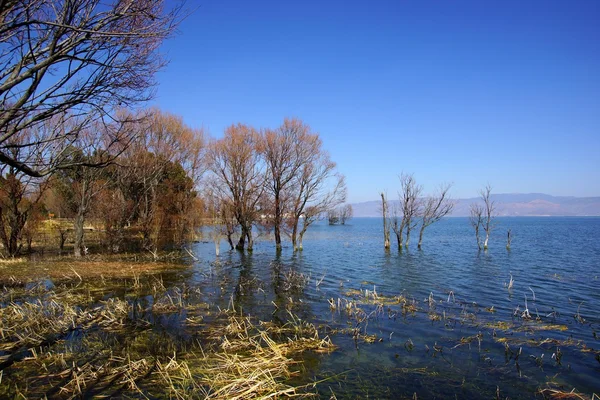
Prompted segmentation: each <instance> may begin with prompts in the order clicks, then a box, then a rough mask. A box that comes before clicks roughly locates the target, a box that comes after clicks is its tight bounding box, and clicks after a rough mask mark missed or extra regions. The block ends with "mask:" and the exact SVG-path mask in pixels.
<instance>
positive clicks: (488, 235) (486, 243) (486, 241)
mask: <svg viewBox="0 0 600 400" xmlns="http://www.w3.org/2000/svg"><path fill="white" fill-rule="evenodd" d="M488 240H490V234H489V233H488V232H486V233H485V241H484V242H483V249H484V250H487V248H488Z"/></svg>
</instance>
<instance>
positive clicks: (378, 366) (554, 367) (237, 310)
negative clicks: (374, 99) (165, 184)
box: [0, 218, 600, 399]
mask: <svg viewBox="0 0 600 400" xmlns="http://www.w3.org/2000/svg"><path fill="white" fill-rule="evenodd" d="M380 225H381V221H380V220H379V219H360V218H357V219H353V220H351V221H350V222H349V223H348V224H347V225H343V226H339V225H338V226H329V225H326V224H325V223H319V224H316V225H315V226H313V227H312V229H311V230H309V231H308V233H307V237H306V238H305V240H304V251H302V252H296V253H294V252H293V251H292V249H291V246H290V244H289V243H285V244H284V248H283V250H282V251H281V252H280V253H279V254H277V253H276V251H275V248H274V244H273V242H272V241H271V239H270V238H268V237H259V238H258V240H257V242H256V246H255V249H254V251H253V252H252V253H250V254H247V253H240V252H237V251H227V250H226V249H225V242H224V241H223V242H222V246H221V255H220V256H219V257H216V256H215V247H214V244H213V242H212V240H210V230H209V229H205V230H204V231H203V232H202V234H203V236H204V238H205V240H203V241H200V242H198V243H195V244H193V245H192V246H191V247H190V253H191V254H193V255H194V256H195V258H196V259H195V260H194V259H192V257H190V259H189V260H188V262H189V267H187V268H185V267H184V268H178V269H177V270H173V271H171V272H160V273H157V274H147V275H144V274H143V275H139V274H137V275H134V278H133V279H130V278H114V279H104V278H102V279H96V280H94V279H91V280H81V281H79V279H78V278H77V277H73V278H71V280H70V281H67V282H58V281H56V282H53V281H50V280H42V281H40V282H37V283H33V284H31V283H30V284H27V285H25V287H24V288H22V289H18V290H13V289H11V288H8V289H7V288H5V290H4V292H3V293H2V298H1V299H0V301H1V302H2V306H3V307H8V306H11V307H13V306H14V305H15V304H16V305H17V307H15V313H16V314H15V315H16V317H19V315H20V314H22V313H24V312H25V313H26V312H31V313H32V314H31V315H38V316H39V315H42V316H43V317H44V316H48V315H49V316H50V317H53V318H55V319H56V320H57V321H58V323H57V325H56V329H54V330H49V331H45V333H44V335H42V336H43V338H44V339H43V342H39V343H38V342H36V340H37V339H36V337H35V335H34V337H33V339H27V341H23V340H21V338H20V336H21V335H20V334H19V332H16V334H14V335H13V336H15V337H17V339H18V340H16V341H14V340H13V342H14V343H18V346H17V345H14V344H11V343H13V342H11V343H8V342H7V343H6V344H5V343H3V344H2V348H0V362H1V363H2V373H3V375H2V376H3V380H2V383H1V384H0V394H2V393H4V394H6V395H10V396H13V397H14V396H15V395H17V394H18V393H20V392H22V391H23V390H24V389H23V387H24V385H25V387H26V388H28V391H26V392H25V394H27V395H28V397H40V396H43V395H47V396H48V397H58V398H71V397H72V396H75V397H77V396H78V395H79V396H83V397H85V396H92V395H113V396H119V395H121V394H126V395H127V396H129V397H135V398H145V397H149V398H163V397H173V396H174V394H173V393H174V392H173V390H175V389H177V390H179V389H181V390H182V392H181V393H184V394H185V393H193V396H192V397H198V396H199V393H204V392H203V390H204V389H203V387H200V388H199V391H187V392H186V390H188V389H189V387H190V386H191V385H193V383H191V381H186V380H180V381H178V382H180V383H179V384H175V386H176V388H174V389H169V388H167V387H166V386H165V385H164V383H160V382H164V381H159V380H157V379H158V378H156V377H157V376H161V374H163V373H164V372H165V371H166V370H165V371H163V370H162V369H161V368H162V366H164V365H166V364H167V363H168V364H169V365H170V364H171V361H169V360H173V362H175V361H177V362H181V361H184V362H186V363H187V365H188V367H189V368H191V369H192V375H194V374H195V375H194V376H196V377H201V376H203V374H204V372H203V371H204V370H200V369H199V368H200V367H199V366H198V365H196V364H198V363H199V362H200V361H201V362H207V359H206V358H204V352H205V351H207V352H208V351H210V350H209V349H210V348H215V347H214V346H215V342H216V346H217V347H218V348H220V349H222V348H223V346H224V345H230V344H229V340H233V339H234V338H235V337H236V336H239V335H240V331H236V332H228V331H227V329H229V328H230V327H231V325H232V324H231V320H227V318H231V316H232V315H237V316H238V317H236V318H238V320H237V322H235V324H239V322H240V319H239V318H240V317H244V318H245V317H250V318H251V320H252V323H254V325H255V326H256V327H257V328H258V329H259V330H269V329H270V331H269V332H271V333H269V334H270V335H271V337H272V338H273V339H274V340H278V341H279V342H280V343H284V344H285V343H289V344H290V345H291V343H292V342H291V341H290V340H294V339H300V340H306V336H307V335H308V336H311V337H315V338H316V337H317V336H318V339H319V340H321V339H323V338H327V337H328V338H329V339H330V340H331V345H328V346H327V347H326V348H322V347H321V345H319V344H318V343H319V341H316V342H313V343H312V344H310V345H309V346H307V347H306V349H305V350H304V351H301V350H300V352H292V353H290V354H293V355H292V357H293V358H294V360H295V361H297V362H291V363H288V364H289V368H291V369H290V371H291V373H290V374H288V375H285V374H284V375H282V377H279V378H277V380H279V381H281V380H284V381H285V383H286V384H290V385H294V386H297V387H303V389H302V390H306V391H307V392H313V393H317V394H319V396H320V397H321V398H330V397H332V396H333V395H335V397H334V398H337V399H342V398H352V399H359V398H360V399H362V398H409V399H410V398H415V397H416V398H439V399H445V398H502V399H504V398H507V397H508V398H511V399H519V398H524V399H528V398H533V397H538V398H552V395H556V394H560V393H565V392H571V391H572V390H574V391H575V392H574V393H578V394H580V395H581V396H583V397H582V398H591V397H592V395H593V394H594V393H595V394H599V393H600V384H599V383H598V382H600V337H599V335H600V311H599V309H598V307H599V306H600V277H599V275H600V244H599V242H598V241H597V240H596V238H598V237H599V236H600V218H498V219H497V226H496V231H495V232H494V235H493V236H492V238H491V241H490V249H489V250H488V251H485V252H484V251H478V250H477V246H476V242H475V237H474V234H473V231H472V229H471V227H470V226H469V223H468V220H467V219H466V218H449V219H445V220H443V221H440V222H439V223H437V224H434V225H432V226H431V227H430V228H429V229H428V230H427V231H426V232H425V239H424V242H423V249H422V250H418V249H417V248H416V243H411V244H410V245H409V247H408V248H407V249H403V250H402V251H401V252H399V251H398V250H397V249H396V248H394V247H393V246H392V249H391V250H390V251H388V252H386V251H385V250H384V249H383V246H382V233H381V232H382V229H381V226H380ZM507 229H511V231H512V234H513V237H514V238H513V243H512V247H511V249H510V250H507V249H506V248H505V244H506V243H505V235H506V230H507ZM412 240H413V241H415V240H416V238H413V239H412ZM511 279H512V284H511ZM65 299H68V301H66V300H65ZM44 302H45V304H46V306H44V307H42V306H41V305H42V304H43V303H44ZM63 303H68V304H69V305H75V307H73V308H72V309H71V308H69V307H64V306H63ZM21 306H23V307H22V308H18V307H21ZM28 310H29V311H28ZM222 310H228V311H227V313H226V314H223V313H222V312H221V311H222ZM9 311H11V310H9V309H6V310H4V312H3V313H2V316H3V320H2V321H3V325H2V327H8V328H7V330H6V332H8V333H7V335H8V336H7V337H10V335H11V333H10V332H11V329H12V328H11V326H12V325H14V323H13V322H11V320H10V319H9V318H8V317H6V315H7V314H8V312H9ZM40 313H41V314H40ZM44 313H45V314H44ZM65 316H66V317H67V318H64V317H65ZM63 319H64V321H63ZM70 320H73V321H76V323H75V322H69V321H70ZM5 321H6V323H4V322H5ZM259 321H263V322H262V323H260V322H259ZM290 321H291V322H292V325H289V323H290ZM21 323H23V322H21ZM25 323H28V322H27V321H25ZM303 323H306V324H308V325H303ZM11 324H12V325H11ZM94 324H95V325H94ZM43 325H44V324H43V321H42V323H41V324H40V326H41V327H42V329H43V328H44V327H43ZM277 327H287V328H286V329H287V330H286V333H283V332H282V331H279V330H278V328H277ZM303 327H304V328H303ZM313 327H314V330H313ZM34 328H35V327H34ZM305 328H306V329H305ZM38 330H39V329H38ZM32 331H33V330H32ZM65 332H66V334H65ZM278 332H279V333H278ZM2 333H3V335H4V334H5V331H4V330H3V332H2ZM245 335H246V336H244V337H245V338H246V339H247V338H248V337H249V336H248V334H247V332H246V333H245ZM42 336H40V337H42ZM228 338H229V339H228ZM290 338H292V339H290ZM211 343H212V344H211ZM315 343H317V345H316V346H315ZM238 344H239V343H238ZM211 346H213V347H211ZM310 346H312V347H310ZM27 348H28V349H29V350H27V351H25V350H23V349H27ZM15 349H16V350H15ZM32 349H33V350H32ZM35 349H38V350H35ZM42 352H44V354H43V355H41V354H42ZM245 352H246V355H248V352H247V350H246V351H245ZM207 354H209V353H207ZM219 354H221V353H219ZM231 354H235V351H233V353H231ZM208 358H210V357H208ZM67 361H68V362H67ZM125 361H126V362H125ZM290 361H291V360H290ZM286 362H287V361H286ZM71 363H72V365H73V366H72V367H70V365H71ZM161 363H162V364H161ZM60 364H64V365H62V366H61V365H60ZM200 364H201V363H200ZM195 365H196V366H195ZM201 366H202V365H201ZM205 367H206V366H202V368H205ZM65 368H66V369H65ZM111 368H112V369H111ZM194 368H196V369H197V371H198V372H194ZM106 371H109V372H106ZM157 371H158V372H157ZM86 373H87V374H88V375H85V374H86ZM77 374H79V375H77ZM86 376H87V378H86ZM123 376H126V377H129V378H130V380H129V381H128V380H125V379H124V378H123ZM98 377H100V378H98ZM59 378H60V379H59ZM169 379H170V380H174V379H175V378H169ZM46 381H47V382H46ZM40 382H41V383H40ZM77 385H79V386H81V387H75V386H77ZM203 385H207V387H209V389H206V390H208V393H209V394H210V393H212V394H215V390H216V389H214V388H210V382H207V383H203ZM3 386H4V387H3ZM64 388H67V389H64ZM132 388H133V389H132ZM169 390H171V391H170V392H169ZM285 390H287V389H285ZM211 391H212V392H211ZM200 397H203V396H201V395H200ZM221 398H226V396H225V397H224V396H222V397H221Z"/></svg>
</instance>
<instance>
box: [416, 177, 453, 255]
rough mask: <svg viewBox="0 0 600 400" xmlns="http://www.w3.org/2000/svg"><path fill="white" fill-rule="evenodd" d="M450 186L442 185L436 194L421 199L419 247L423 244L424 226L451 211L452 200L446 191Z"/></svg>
mask: <svg viewBox="0 0 600 400" xmlns="http://www.w3.org/2000/svg"><path fill="white" fill-rule="evenodd" d="M451 187H452V185H451V184H445V185H442V186H440V188H439V191H438V193H437V194H435V195H433V196H429V197H427V198H426V199H425V200H424V201H423V208H422V211H421V229H420V230H419V245H418V246H419V249H420V248H421V246H422V244H423V232H425V228H427V227H428V226H429V225H431V224H433V223H435V222H437V221H439V220H440V219H442V218H443V217H445V216H446V215H448V214H450V213H451V212H452V209H453V208H454V202H453V201H452V200H450V199H449V198H448V191H449V190H450V188H451Z"/></svg>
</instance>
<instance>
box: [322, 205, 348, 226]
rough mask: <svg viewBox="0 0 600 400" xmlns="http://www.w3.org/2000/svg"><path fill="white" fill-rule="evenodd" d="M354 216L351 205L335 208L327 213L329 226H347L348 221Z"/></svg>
mask: <svg viewBox="0 0 600 400" xmlns="http://www.w3.org/2000/svg"><path fill="white" fill-rule="evenodd" d="M353 216H354V210H353V209H352V205H351V204H345V205H343V206H340V207H337V208H334V209H332V210H328V211H327V221H328V222H329V225H335V224H341V225H346V221H348V220H349V219H351V218H352V217H353Z"/></svg>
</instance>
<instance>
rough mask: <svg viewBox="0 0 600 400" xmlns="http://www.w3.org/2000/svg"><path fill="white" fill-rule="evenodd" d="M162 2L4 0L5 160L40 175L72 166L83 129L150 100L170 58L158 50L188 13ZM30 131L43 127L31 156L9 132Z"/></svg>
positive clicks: (0, 24)
mask: <svg viewBox="0 0 600 400" xmlns="http://www.w3.org/2000/svg"><path fill="white" fill-rule="evenodd" d="M163 3H165V2H164V1H162V0H152V1H151V0H113V1H109V2H106V1H102V0H70V1H58V0H21V1H2V2H0V38H1V40H0V65H2V69H1V70H0V162H2V163H4V164H7V165H10V166H12V167H13V168H15V169H16V170H18V171H20V172H23V173H25V174H27V175H30V176H35V177H41V176H44V175H48V174H50V173H51V172H53V171H54V170H56V169H57V168H65V167H66V166H67V163H69V164H72V163H73V162H75V161H73V160H74V159H75V157H71V156H70V154H69V149H72V148H73V146H74V145H75V141H76V140H77V138H78V137H79V134H80V132H82V130H84V129H85V128H87V127H90V126H91V125H92V124H98V123H100V122H106V123H111V124H113V123H121V122H126V119H127V117H129V115H127V114H118V113H117V112H116V110H117V109H119V108H121V107H127V106H131V105H135V104H137V103H139V102H144V101H146V100H148V99H150V98H152V97H153V91H152V90H151V89H152V88H153V87H154V86H155V83H156V82H155V79H154V76H155V74H156V72H157V71H159V70H160V69H161V68H162V67H163V66H164V65H165V60H164V59H163V58H162V57H161V55H160V54H159V52H158V49H159V47H160V46H161V44H162V42H163V40H164V39H166V38H168V37H169V36H171V35H172V34H173V32H174V30H175V28H176V26H177V24H178V22H179V20H180V15H181V6H176V7H174V8H171V11H169V12H166V13H165V12H163ZM123 118H125V119H123ZM48 121H53V123H51V124H48V123H47V122H48ZM27 130H29V131H35V132H36V134H35V135H31V136H30V137H29V138H28V140H27V141H24V142H22V143H21V146H22V147H23V148H26V149H27V153H28V154H29V156H27V157H24V156H23V154H16V155H15V154H14V153H11V152H10V140H11V138H13V137H15V136H16V135H18V134H19V133H20V132H23V131H27ZM120 142H121V140H120V139H119V140H118V141H116V142H113V144H114V145H115V146H120V144H121V143H120ZM69 160H70V161H69ZM79 162H83V163H88V161H83V160H81V161H79Z"/></svg>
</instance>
